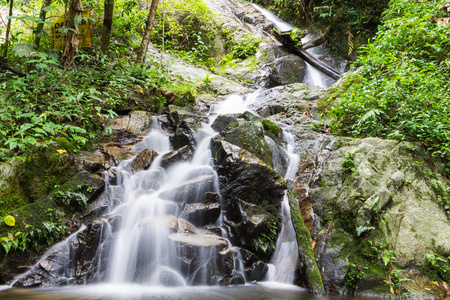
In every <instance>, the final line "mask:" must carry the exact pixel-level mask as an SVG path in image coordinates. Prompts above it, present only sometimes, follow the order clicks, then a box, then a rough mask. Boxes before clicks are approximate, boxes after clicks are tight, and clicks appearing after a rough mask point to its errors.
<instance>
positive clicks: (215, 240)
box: [169, 233, 228, 249]
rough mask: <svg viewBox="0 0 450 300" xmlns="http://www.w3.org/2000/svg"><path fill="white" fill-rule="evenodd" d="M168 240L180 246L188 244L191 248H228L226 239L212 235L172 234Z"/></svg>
mask: <svg viewBox="0 0 450 300" xmlns="http://www.w3.org/2000/svg"><path fill="white" fill-rule="evenodd" d="M169 239H171V240H172V241H175V242H179V243H182V244H189V245H192V246H200V247H219V248H222V249H223V248H225V247H227V246H228V242H227V240H226V239H223V238H221V237H218V236H217V235H215V234H213V233H204V234H195V235H192V234H186V233H172V234H170V235H169Z"/></svg>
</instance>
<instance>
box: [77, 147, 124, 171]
mask: <svg viewBox="0 0 450 300" xmlns="http://www.w3.org/2000/svg"><path fill="white" fill-rule="evenodd" d="M74 163H75V165H76V167H77V169H78V171H83V170H85V171H89V172H92V173H95V172H98V171H100V170H108V169H109V168H110V167H112V166H116V165H117V164H118V161H117V160H116V159H115V158H114V157H113V156H111V155H108V154H106V153H103V152H102V151H100V149H97V150H96V151H95V152H93V153H91V152H87V151H83V152H80V153H77V154H76V155H75V158H74Z"/></svg>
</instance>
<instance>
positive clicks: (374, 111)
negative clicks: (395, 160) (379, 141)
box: [329, 0, 450, 172]
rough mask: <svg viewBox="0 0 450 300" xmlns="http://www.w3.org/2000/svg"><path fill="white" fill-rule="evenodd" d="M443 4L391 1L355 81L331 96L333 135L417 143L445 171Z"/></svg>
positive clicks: (448, 74) (449, 99)
mask: <svg viewBox="0 0 450 300" xmlns="http://www.w3.org/2000/svg"><path fill="white" fill-rule="evenodd" d="M444 3H446V1H443V0H441V1H417V2H411V1H406V0H392V1H391V2H390V6H389V9H387V10H386V11H385V13H384V14H383V20H384V24H383V25H382V26H381V27H380V30H379V32H378V34H377V35H376V37H375V39H374V40H373V41H372V42H370V43H368V44H367V46H365V48H364V51H363V52H364V54H363V55H362V56H361V57H360V58H359V60H358V65H360V66H361V70H360V71H358V72H359V75H358V80H354V81H353V83H352V84H351V85H350V86H349V87H348V88H345V89H343V91H342V93H341V94H337V95H334V99H335V101H336V102H335V104H334V106H333V107H332V109H331V110H330V111H329V114H330V115H331V116H332V118H333V123H332V125H333V130H334V133H336V134H343V135H350V136H354V137H368V136H375V137H383V138H389V139H396V140H409V141H418V142H421V143H422V144H423V145H424V146H426V147H427V148H428V149H429V150H430V151H431V153H432V154H433V155H434V156H437V157H441V158H442V159H443V160H444V162H446V163H447V166H446V167H447V170H446V171H447V172H449V171H450V166H449V164H448V162H449V161H450V117H449V116H450V114H449V112H450V111H449V109H450V96H449V93H448V90H449V89H450V39H449V36H450V26H445V25H440V24H438V21H437V19H438V18H442V17H450V15H449V14H448V13H445V12H444V10H442V9H441V8H440V6H441V5H443V4H444ZM332 102H333V101H331V102H330V103H332Z"/></svg>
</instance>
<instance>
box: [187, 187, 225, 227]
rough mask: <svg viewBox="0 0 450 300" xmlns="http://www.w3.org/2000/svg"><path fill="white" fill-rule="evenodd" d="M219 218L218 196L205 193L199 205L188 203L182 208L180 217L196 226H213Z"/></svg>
mask: <svg viewBox="0 0 450 300" xmlns="http://www.w3.org/2000/svg"><path fill="white" fill-rule="evenodd" d="M219 216H220V196H219V194H217V193H212V192H207V193H205V194H204V195H203V199H202V202H201V203H190V204H186V205H185V206H184V210H183V212H182V213H181V217H182V218H185V219H186V220H188V221H189V222H191V223H192V224H194V225H196V226H205V225H207V224H214V222H216V221H217V219H218V218H219Z"/></svg>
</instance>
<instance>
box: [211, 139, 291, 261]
mask: <svg viewBox="0 0 450 300" xmlns="http://www.w3.org/2000/svg"><path fill="white" fill-rule="evenodd" d="M211 148H212V152H213V156H214V157H215V160H214V163H215V165H216V169H217V172H218V174H219V182H220V186H221V193H222V203H223V204H224V205H225V207H224V209H225V211H226V213H225V214H226V218H227V221H226V226H227V227H228V230H229V231H230V233H231V234H230V236H232V237H233V238H232V240H233V244H234V245H238V246H242V247H243V248H246V249H248V250H250V251H252V252H254V253H256V254H258V256H259V257H261V258H263V259H266V258H268V257H269V256H270V254H271V253H272V250H273V248H272V247H273V245H274V242H275V241H276V232H277V231H278V229H279V226H280V224H279V220H278V211H279V208H280V206H281V200H282V195H283V191H284V189H285V188H286V182H285V181H284V179H283V178H282V177H281V176H280V175H279V174H278V173H277V172H276V171H274V170H273V169H272V168H270V167H269V166H268V165H267V164H265V163H264V162H263V161H262V160H260V159H259V158H257V157H256V156H255V155H253V154H252V153H250V152H248V151H246V150H244V149H242V148H239V147H237V146H236V145H233V144H231V143H228V142H226V141H223V140H221V139H219V138H215V139H213V140H212V145H211Z"/></svg>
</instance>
